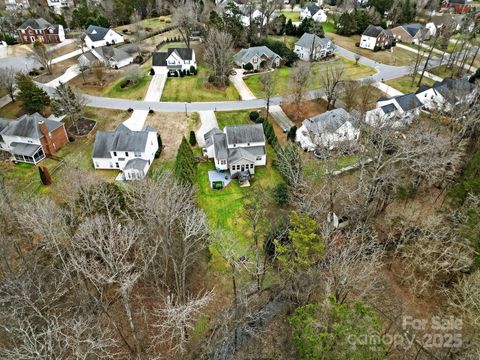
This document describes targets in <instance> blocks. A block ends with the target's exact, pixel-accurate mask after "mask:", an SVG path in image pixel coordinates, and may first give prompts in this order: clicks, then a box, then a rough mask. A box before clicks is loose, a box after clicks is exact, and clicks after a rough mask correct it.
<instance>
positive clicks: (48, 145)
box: [38, 120, 55, 155]
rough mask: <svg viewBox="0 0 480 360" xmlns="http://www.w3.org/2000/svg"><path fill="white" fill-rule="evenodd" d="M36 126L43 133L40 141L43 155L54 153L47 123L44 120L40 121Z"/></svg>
mask: <svg viewBox="0 0 480 360" xmlns="http://www.w3.org/2000/svg"><path fill="white" fill-rule="evenodd" d="M38 128H39V129H40V132H41V133H42V135H43V139H42V140H43V141H41V143H42V145H43V149H44V151H45V155H54V154H55V146H54V145H53V141H52V139H51V137H50V135H49V133H48V129H47V124H45V121H43V120H42V121H40V122H39V123H38Z"/></svg>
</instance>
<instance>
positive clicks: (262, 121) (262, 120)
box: [255, 117, 265, 124]
mask: <svg viewBox="0 0 480 360" xmlns="http://www.w3.org/2000/svg"><path fill="white" fill-rule="evenodd" d="M264 121H265V118H264V117H259V118H258V119H257V120H255V123H256V124H263V123H264Z"/></svg>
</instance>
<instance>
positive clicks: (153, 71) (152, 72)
mask: <svg viewBox="0 0 480 360" xmlns="http://www.w3.org/2000/svg"><path fill="white" fill-rule="evenodd" d="M150 75H152V76H153V75H155V70H154V69H153V68H151V69H150Z"/></svg>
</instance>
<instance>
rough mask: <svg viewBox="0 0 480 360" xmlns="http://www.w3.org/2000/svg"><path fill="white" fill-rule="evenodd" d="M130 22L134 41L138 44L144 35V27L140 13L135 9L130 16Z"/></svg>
mask: <svg viewBox="0 0 480 360" xmlns="http://www.w3.org/2000/svg"><path fill="white" fill-rule="evenodd" d="M130 23H131V24H132V30H133V37H134V40H135V41H134V42H135V43H137V44H138V43H139V42H140V41H142V40H143V39H144V37H145V27H144V26H143V23H142V14H140V12H139V11H137V10H135V11H134V12H133V13H132V15H131V16H130Z"/></svg>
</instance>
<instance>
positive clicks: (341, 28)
mask: <svg viewBox="0 0 480 360" xmlns="http://www.w3.org/2000/svg"><path fill="white" fill-rule="evenodd" d="M357 32H358V25H357V21H356V19H355V16H354V15H353V14H350V13H348V12H344V13H343V14H342V15H341V16H340V18H339V19H338V21H337V34H339V35H347V36H349V35H353V34H356V33H357Z"/></svg>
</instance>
